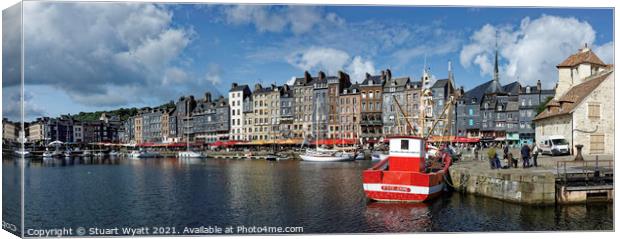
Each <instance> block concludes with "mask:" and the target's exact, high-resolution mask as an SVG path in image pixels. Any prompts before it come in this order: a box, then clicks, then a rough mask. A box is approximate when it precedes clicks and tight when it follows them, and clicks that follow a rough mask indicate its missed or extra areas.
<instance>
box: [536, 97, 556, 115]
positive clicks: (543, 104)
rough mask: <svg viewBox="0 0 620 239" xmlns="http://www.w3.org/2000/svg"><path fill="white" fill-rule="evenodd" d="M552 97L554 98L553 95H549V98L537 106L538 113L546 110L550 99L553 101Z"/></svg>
mask: <svg viewBox="0 0 620 239" xmlns="http://www.w3.org/2000/svg"><path fill="white" fill-rule="evenodd" d="M551 99H553V96H547V99H545V101H544V102H541V103H540V104H539V105H538V107H537V108H536V115H539V114H540V113H542V112H543V111H545V109H546V108H547V104H548V103H549V101H551Z"/></svg>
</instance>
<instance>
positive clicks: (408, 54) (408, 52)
mask: <svg viewBox="0 0 620 239" xmlns="http://www.w3.org/2000/svg"><path fill="white" fill-rule="evenodd" d="M441 34H442V33H438V34H437V36H438V39H441V40H438V41H434V42H431V43H428V44H423V45H418V46H415V47H412V48H404V49H401V50H397V51H395V52H394V53H393V54H392V56H393V57H394V58H395V59H397V60H398V63H399V65H403V64H406V63H408V62H410V61H411V60H414V59H416V58H420V57H424V56H441V55H446V54H449V53H452V52H456V51H458V49H459V46H460V44H461V41H460V40H458V39H457V38H453V37H448V36H445V37H439V35H441Z"/></svg>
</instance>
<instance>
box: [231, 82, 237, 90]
mask: <svg viewBox="0 0 620 239" xmlns="http://www.w3.org/2000/svg"><path fill="white" fill-rule="evenodd" d="M237 86H239V85H237V83H234V82H233V83H232V85H231V86H230V89H234V88H235V87H237Z"/></svg>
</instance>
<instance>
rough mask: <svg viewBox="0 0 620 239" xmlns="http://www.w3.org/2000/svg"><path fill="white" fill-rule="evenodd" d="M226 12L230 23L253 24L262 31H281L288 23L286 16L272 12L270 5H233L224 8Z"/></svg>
mask: <svg viewBox="0 0 620 239" xmlns="http://www.w3.org/2000/svg"><path fill="white" fill-rule="evenodd" d="M224 14H225V17H226V21H227V22H228V23H232V24H253V25H254V26H255V27H256V29H258V30H259V31H261V32H265V31H269V32H279V31H282V30H283V29H284V27H285V26H286V24H287V20H286V18H285V17H284V16H281V15H279V14H272V13H270V12H269V9H268V6H262V5H245V4H239V5H232V6H229V7H226V8H225V9H224Z"/></svg>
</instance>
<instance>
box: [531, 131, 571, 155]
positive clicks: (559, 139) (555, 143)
mask: <svg viewBox="0 0 620 239" xmlns="http://www.w3.org/2000/svg"><path fill="white" fill-rule="evenodd" d="M538 148H539V152H540V153H541V154H548V155H551V156H556V155H568V154H570V145H569V144H568V141H566V139H565V138H564V136H561V135H554V136H549V137H546V138H544V139H543V140H542V141H541V142H539V143H538Z"/></svg>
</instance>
